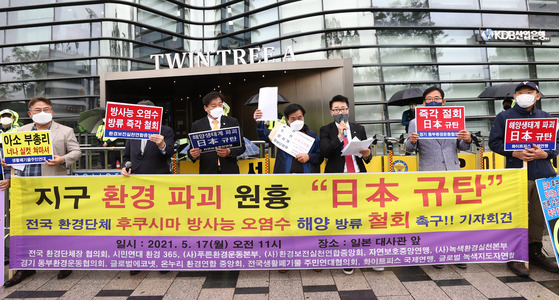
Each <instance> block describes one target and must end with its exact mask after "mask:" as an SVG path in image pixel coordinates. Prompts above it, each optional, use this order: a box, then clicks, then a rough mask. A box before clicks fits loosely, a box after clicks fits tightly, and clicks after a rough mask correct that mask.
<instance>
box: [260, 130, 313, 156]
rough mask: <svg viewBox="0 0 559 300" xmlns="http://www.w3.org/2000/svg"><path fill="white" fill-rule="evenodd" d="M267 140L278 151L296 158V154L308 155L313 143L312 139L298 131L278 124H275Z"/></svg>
mask: <svg viewBox="0 0 559 300" xmlns="http://www.w3.org/2000/svg"><path fill="white" fill-rule="evenodd" d="M268 138H269V139H270V141H272V144H274V145H275V146H276V147H278V149H281V150H283V151H284V152H285V153H287V154H289V155H291V156H293V157H295V156H297V154H301V153H309V151H311V148H312V145H313V143H314V138H313V137H311V136H309V135H306V134H304V133H302V132H300V131H298V130H293V129H291V127H289V126H287V125H285V124H282V123H280V122H277V123H276V126H274V129H273V130H272V131H271V132H270V134H269V135H268Z"/></svg>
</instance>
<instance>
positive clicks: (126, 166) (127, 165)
mask: <svg viewBox="0 0 559 300" xmlns="http://www.w3.org/2000/svg"><path fill="white" fill-rule="evenodd" d="M124 168H125V170H126V172H128V173H130V168H132V162H131V161H127V162H126V163H125V164H124Z"/></svg>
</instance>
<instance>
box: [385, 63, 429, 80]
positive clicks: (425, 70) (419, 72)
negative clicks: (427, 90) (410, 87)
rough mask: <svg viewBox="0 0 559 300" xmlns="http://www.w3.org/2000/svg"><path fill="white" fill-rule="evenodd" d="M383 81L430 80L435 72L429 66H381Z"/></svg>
mask: <svg viewBox="0 0 559 300" xmlns="http://www.w3.org/2000/svg"><path fill="white" fill-rule="evenodd" d="M382 70H383V75H384V81H386V82H394V81H396V82H398V81H432V80H435V72H434V71H433V68H432V67H431V66H408V67H383V68H382Z"/></svg>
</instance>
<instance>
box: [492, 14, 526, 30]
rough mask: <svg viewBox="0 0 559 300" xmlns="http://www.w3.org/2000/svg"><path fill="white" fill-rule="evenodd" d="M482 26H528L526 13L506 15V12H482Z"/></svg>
mask: <svg viewBox="0 0 559 300" xmlns="http://www.w3.org/2000/svg"><path fill="white" fill-rule="evenodd" d="M481 19H482V23H483V24H482V26H485V27H507V28H522V29H524V28H526V27H528V16H527V15H507V14H482V16H481Z"/></svg>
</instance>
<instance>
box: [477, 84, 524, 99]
mask: <svg viewBox="0 0 559 300" xmlns="http://www.w3.org/2000/svg"><path fill="white" fill-rule="evenodd" d="M515 88H516V83H507V84H499V85H492V86H490V87H487V88H486V89H485V90H484V91H483V92H482V93H481V94H479V96H477V97H478V98H495V99H505V98H512V96H513V95H514V89H515Z"/></svg>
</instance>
